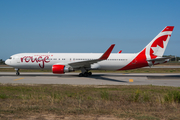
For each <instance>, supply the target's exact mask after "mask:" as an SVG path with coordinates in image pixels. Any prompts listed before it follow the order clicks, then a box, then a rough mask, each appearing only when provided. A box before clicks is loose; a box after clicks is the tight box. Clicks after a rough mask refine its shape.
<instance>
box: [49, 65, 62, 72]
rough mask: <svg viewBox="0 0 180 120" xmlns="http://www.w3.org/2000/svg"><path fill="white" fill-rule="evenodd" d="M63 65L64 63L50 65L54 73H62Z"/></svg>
mask: <svg viewBox="0 0 180 120" xmlns="http://www.w3.org/2000/svg"><path fill="white" fill-rule="evenodd" d="M64 67H65V65H53V66H52V72H53V73H54V74H64V73H65V72H64Z"/></svg>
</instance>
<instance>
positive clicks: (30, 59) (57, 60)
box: [6, 53, 137, 70]
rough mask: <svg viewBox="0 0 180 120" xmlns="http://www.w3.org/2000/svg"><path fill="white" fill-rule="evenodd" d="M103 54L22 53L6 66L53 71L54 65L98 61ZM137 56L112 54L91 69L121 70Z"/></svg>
mask: <svg viewBox="0 0 180 120" xmlns="http://www.w3.org/2000/svg"><path fill="white" fill-rule="evenodd" d="M102 54H103V53H20V54H15V55H13V56H11V58H10V59H8V60H6V64H8V65H10V66H12V67H14V68H19V69H52V66H53V65H54V64H62V65H68V64H69V63H74V62H80V61H88V60H93V59H98V58H99V57H100V56H101V55H102ZM136 56H137V54H123V53H120V54H119V53H111V54H110V56H109V58H108V59H107V60H103V61H99V62H97V63H94V64H91V67H90V68H89V69H99V70H119V69H121V68H123V67H124V66H126V65H127V64H128V63H130V62H131V61H132V60H133V59H134V58H135V57H136Z"/></svg>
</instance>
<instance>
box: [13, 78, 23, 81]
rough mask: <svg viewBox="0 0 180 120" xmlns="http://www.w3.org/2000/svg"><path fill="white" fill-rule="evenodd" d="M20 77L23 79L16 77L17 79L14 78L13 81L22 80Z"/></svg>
mask: <svg viewBox="0 0 180 120" xmlns="http://www.w3.org/2000/svg"><path fill="white" fill-rule="evenodd" d="M22 79H24V78H18V79H14V81H17V80H22Z"/></svg>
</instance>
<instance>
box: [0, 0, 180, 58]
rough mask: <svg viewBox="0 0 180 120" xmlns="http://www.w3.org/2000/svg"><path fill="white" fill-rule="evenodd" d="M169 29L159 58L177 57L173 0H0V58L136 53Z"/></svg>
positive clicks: (179, 28)
mask: <svg viewBox="0 0 180 120" xmlns="http://www.w3.org/2000/svg"><path fill="white" fill-rule="evenodd" d="M166 26H175V28H174V31H173V33H172V36H171V38H170V41H169V43H168V46H167V48H166V51H165V53H164V54H165V55H176V56H180V47H179V45H180V40H179V36H178V35H180V1H179V0H171V1H170V0H1V1H0V59H3V60H6V59H8V58H9V57H10V56H11V55H13V54H17V53H41V52H43V53H47V52H50V53H103V52H105V51H106V50H107V49H108V47H109V46H110V45H111V44H116V45H115V47H114V49H113V51H112V52H113V53H117V52H118V51H120V50H122V53H137V52H139V51H141V50H142V49H143V48H144V47H145V46H146V45H147V44H148V43H149V42H150V41H151V40H152V39H153V38H154V37H155V36H156V35H157V34H158V33H159V32H161V30H163V29H164V28H165V27H166Z"/></svg>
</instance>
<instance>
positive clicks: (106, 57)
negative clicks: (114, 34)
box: [99, 44, 115, 60]
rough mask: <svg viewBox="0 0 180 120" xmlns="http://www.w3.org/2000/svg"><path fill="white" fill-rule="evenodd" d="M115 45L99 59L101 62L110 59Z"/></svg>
mask: <svg viewBox="0 0 180 120" xmlns="http://www.w3.org/2000/svg"><path fill="white" fill-rule="evenodd" d="M114 46H115V44H112V45H111V46H110V47H109V48H108V50H107V51H106V52H105V53H104V54H103V55H102V56H101V57H100V58H99V60H106V59H108V57H109V55H110V54H111V52H112V50H113V48H114Z"/></svg>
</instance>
